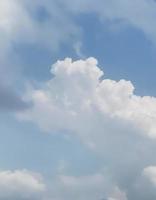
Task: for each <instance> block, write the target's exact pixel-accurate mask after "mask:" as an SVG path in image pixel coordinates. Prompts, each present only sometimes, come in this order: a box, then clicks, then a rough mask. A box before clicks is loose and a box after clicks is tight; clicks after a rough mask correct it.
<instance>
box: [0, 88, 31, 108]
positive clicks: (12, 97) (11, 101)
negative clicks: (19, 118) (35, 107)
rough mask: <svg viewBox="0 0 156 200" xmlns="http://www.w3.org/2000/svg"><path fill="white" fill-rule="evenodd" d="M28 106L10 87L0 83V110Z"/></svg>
mask: <svg viewBox="0 0 156 200" xmlns="http://www.w3.org/2000/svg"><path fill="white" fill-rule="evenodd" d="M29 106H30V103H27V102H25V101H23V100H22V98H21V97H20V96H19V95H18V94H17V93H16V92H15V91H14V90H13V89H12V88H10V87H5V86H2V85H0V111H17V110H18V111H19V110H24V109H27V108H29Z"/></svg>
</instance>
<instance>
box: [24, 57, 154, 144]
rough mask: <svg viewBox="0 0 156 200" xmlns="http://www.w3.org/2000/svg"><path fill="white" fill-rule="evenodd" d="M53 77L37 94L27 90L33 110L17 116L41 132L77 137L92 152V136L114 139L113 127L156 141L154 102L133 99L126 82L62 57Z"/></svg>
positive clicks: (92, 61)
mask: <svg viewBox="0 0 156 200" xmlns="http://www.w3.org/2000/svg"><path fill="white" fill-rule="evenodd" d="M51 73H52V74H53V75H54V77H53V78H52V79H51V80H49V81H48V82H46V83H45V84H43V87H42V88H41V89H32V91H29V93H28V96H27V98H28V99H30V100H31V101H32V102H33V105H34V106H33V107H32V108H31V109H30V110H27V111H26V112H24V113H22V114H21V117H23V118H25V119H28V120H31V121H33V122H35V123H37V124H38V125H39V126H40V127H41V128H42V129H43V130H45V131H49V132H53V131H55V130H56V131H60V130H68V131H70V132H73V133H76V134H78V135H79V137H80V138H82V139H83V140H84V141H85V142H89V143H88V144H90V145H93V147H94V145H95V146H96V145H97V144H96V143H95V144H94V142H96V140H97V138H96V136H98V137H99V136H100V137H102V135H104V134H107V132H112V134H115V132H116V128H117V127H119V128H120V129H121V131H125V127H127V126H128V127H129V129H131V130H132V131H137V132H138V133H140V134H143V135H145V136H148V137H151V138H155V137H156V125H155V122H156V114H155V113H156V98H154V97H150V96H143V97H141V96H138V95H135V93H134V86H133V84H132V83H131V82H130V81H126V80H124V79H123V80H120V81H114V80H111V79H104V78H103V75H104V73H103V71H101V69H100V68H99V67H98V66H97V60H96V59H95V58H88V59H86V60H78V61H75V62H72V60H71V59H70V58H66V59H65V60H63V61H58V62H56V63H55V64H54V65H53V66H52V69H51ZM41 113H42V114H41ZM113 127H116V128H115V129H113ZM95 130H96V132H95ZM125 134H126V133H125Z"/></svg>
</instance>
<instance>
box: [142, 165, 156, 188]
mask: <svg viewBox="0 0 156 200" xmlns="http://www.w3.org/2000/svg"><path fill="white" fill-rule="evenodd" d="M143 175H144V177H146V178H147V179H148V180H149V181H150V182H151V183H153V185H154V186H156V166H149V167H146V168H145V169H144V170H143Z"/></svg>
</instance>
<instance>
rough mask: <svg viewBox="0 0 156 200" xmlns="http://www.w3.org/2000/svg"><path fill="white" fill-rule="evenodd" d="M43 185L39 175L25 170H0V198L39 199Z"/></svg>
mask: <svg viewBox="0 0 156 200" xmlns="http://www.w3.org/2000/svg"><path fill="white" fill-rule="evenodd" d="M44 190H45V185H44V183H43V182H42V180H41V177H40V175H38V174H33V173H32V172H28V171H26V170H21V171H20V170H17V171H0V199H1V200H9V199H20V200H30V199H41V195H42V193H43V192H44Z"/></svg>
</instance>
